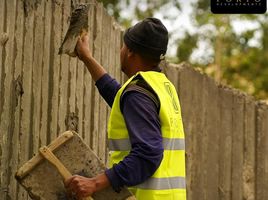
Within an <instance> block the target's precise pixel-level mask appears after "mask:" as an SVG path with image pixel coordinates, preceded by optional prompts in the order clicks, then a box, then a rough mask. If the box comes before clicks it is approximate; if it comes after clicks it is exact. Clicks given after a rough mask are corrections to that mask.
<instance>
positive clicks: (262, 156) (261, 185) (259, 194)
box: [256, 103, 268, 200]
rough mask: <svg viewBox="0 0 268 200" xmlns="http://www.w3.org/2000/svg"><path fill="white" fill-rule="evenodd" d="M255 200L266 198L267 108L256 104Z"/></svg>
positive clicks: (267, 177) (267, 189)
mask: <svg viewBox="0 0 268 200" xmlns="http://www.w3.org/2000/svg"><path fill="white" fill-rule="evenodd" d="M257 106H258V107H257V146H256V147H257V154H256V155H257V158H256V159H257V166H256V170H257V172H256V199H257V200H264V199H267V198H268V158H267V154H268V134H267V133H268V123H267V122H268V106H267V104H264V103H258V104H257Z"/></svg>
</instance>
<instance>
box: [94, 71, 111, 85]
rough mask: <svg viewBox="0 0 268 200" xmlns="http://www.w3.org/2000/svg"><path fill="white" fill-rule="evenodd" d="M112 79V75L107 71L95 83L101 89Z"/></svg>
mask: <svg viewBox="0 0 268 200" xmlns="http://www.w3.org/2000/svg"><path fill="white" fill-rule="evenodd" d="M111 79H112V77H111V76H110V75H109V74H107V73H106V74H104V75H103V76H102V77H100V78H99V79H98V80H97V81H96V83H95V85H96V86H97V88H98V89H101V88H102V87H103V86H104V85H106V84H107V83H109V82H110V81H111Z"/></svg>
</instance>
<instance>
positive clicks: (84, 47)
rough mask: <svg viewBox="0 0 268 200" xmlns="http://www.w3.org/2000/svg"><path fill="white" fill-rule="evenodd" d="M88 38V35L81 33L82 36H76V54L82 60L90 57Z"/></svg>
mask: <svg viewBox="0 0 268 200" xmlns="http://www.w3.org/2000/svg"><path fill="white" fill-rule="evenodd" d="M88 41H89V38H88V35H87V34H86V35H83V36H82V37H79V38H78V41H77V43H76V47H75V49H76V52H77V56H78V57H79V59H80V60H82V61H83V62H85V61H86V59H88V58H90V57H91V52H90V49H89V42H88Z"/></svg>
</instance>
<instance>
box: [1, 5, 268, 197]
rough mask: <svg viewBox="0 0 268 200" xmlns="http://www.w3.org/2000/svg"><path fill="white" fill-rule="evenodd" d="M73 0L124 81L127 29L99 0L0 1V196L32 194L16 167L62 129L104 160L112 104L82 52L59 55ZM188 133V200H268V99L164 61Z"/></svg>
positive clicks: (93, 43)
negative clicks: (22, 183)
mask: <svg viewBox="0 0 268 200" xmlns="http://www.w3.org/2000/svg"><path fill="white" fill-rule="evenodd" d="M77 3H90V9H89V13H88V16H89V37H90V49H91V51H92V54H93V55H94V57H95V58H96V59H97V60H98V61H99V62H100V63H101V64H102V65H103V66H105V68H106V70H107V71H108V72H109V73H110V74H111V75H112V76H113V77H115V78H116V79H117V80H118V81H119V82H120V83H123V82H124V80H125V77H124V75H123V74H122V72H121V71H120V48H121V46H122V35H123V32H122V29H121V28H120V27H119V25H118V24H117V23H116V22H115V20H114V19H113V18H112V17H110V16H109V15H108V14H107V12H106V11H105V9H104V8H103V7H102V5H101V4H99V3H96V2H95V1H93V0H88V1H78V0H77V1H75V0H73V1H71V0H1V1H0V173H1V174H0V199H1V200H26V199H30V197H28V195H27V194H26V192H25V191H24V189H23V188H22V187H20V186H19V185H18V184H17V182H16V180H15V178H14V174H15V172H16V171H17V169H18V168H19V167H20V166H22V165H23V164H24V163H25V162H27V161H28V160H29V159H30V158H31V157H32V156H33V155H34V154H36V153H37V152H38V149H39V147H41V146H44V145H47V144H49V143H50V141H51V140H53V139H55V138H56V137H57V135H58V134H60V133H62V132H64V131H65V130H70V129H71V130H76V131H77V132H78V133H79V134H80V135H81V136H82V137H83V138H84V140H85V142H86V143H87V144H88V145H89V146H90V147H91V148H92V149H93V150H94V151H95V152H96V153H97V155H98V156H99V157H100V158H101V159H102V160H103V162H106V161H107V156H108V155H107V152H108V151H107V145H106V142H107V139H106V138H107V136H106V129H107V120H108V117H109V112H110V109H109V108H108V106H107V105H106V103H105V102H104V100H103V99H102V98H101V97H100V95H99V93H98V91H97V89H96V87H95V85H94V82H93V81H92V79H91V77H90V74H89V73H88V71H87V70H86V68H85V67H84V65H83V64H82V62H80V61H79V60H78V59H77V58H71V57H69V56H67V55H58V49H59V47H60V44H61V42H62V41H63V37H64V35H65V33H66V31H67V29H68V24H69V20H70V18H69V17H70V13H71V11H72V8H73V6H74V5H75V4H77ZM164 72H165V73H166V74H167V76H168V77H169V78H170V79H171V81H172V82H173V83H174V85H175V86H176V88H177V90H178V93H179V97H180V101H181V108H182V115H183V121H184V127H185V135H186V145H187V149H186V159H187V189H188V191H187V196H188V200H223V199H224V200H254V199H256V200H267V199H268V156H267V154H268V106H267V104H265V103H261V102H257V101H255V100H254V99H253V98H252V97H250V96H248V95H246V94H244V93H241V92H239V91H238V90H235V89H232V88H229V87H225V86H222V85H219V84H217V83H216V82H215V81H213V80H212V79H211V78H209V77H208V76H206V75H204V74H201V73H200V72H197V71H195V70H194V69H193V68H191V67H190V66H187V65H186V64H182V65H173V64H167V65H166V66H165V68H164Z"/></svg>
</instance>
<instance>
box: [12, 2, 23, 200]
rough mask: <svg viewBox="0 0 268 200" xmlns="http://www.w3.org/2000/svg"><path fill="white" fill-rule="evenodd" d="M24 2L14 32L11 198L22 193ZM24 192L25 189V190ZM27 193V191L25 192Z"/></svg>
mask: <svg viewBox="0 0 268 200" xmlns="http://www.w3.org/2000/svg"><path fill="white" fill-rule="evenodd" d="M22 7H23V4H22V2H21V1H17V3H16V8H15V9H16V22H15V24H16V25H15V34H14V75H13V83H12V90H13V91H12V100H11V104H12V108H11V109H12V111H11V112H12V113H13V116H12V118H11V122H13V127H12V129H11V132H12V133H13V134H12V138H11V145H10V146H11V148H12V150H11V151H10V163H9V167H10V170H11V172H10V175H9V176H10V181H9V197H10V199H15V200H16V199H17V198H18V194H20V193H21V190H22V188H21V187H19V186H18V183H17V181H16V180H15V179H14V178H13V177H14V174H15V173H16V171H17V168H18V165H19V159H18V158H19V144H20V142H21V141H20V140H19V138H20V122H21V96H22V95H23V84H22V59H23V38H24V31H23V27H24V13H23V10H22V9H21V8H22ZM23 192H24V191H23ZM24 193H25V192H24Z"/></svg>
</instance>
